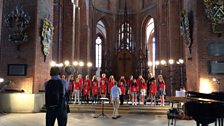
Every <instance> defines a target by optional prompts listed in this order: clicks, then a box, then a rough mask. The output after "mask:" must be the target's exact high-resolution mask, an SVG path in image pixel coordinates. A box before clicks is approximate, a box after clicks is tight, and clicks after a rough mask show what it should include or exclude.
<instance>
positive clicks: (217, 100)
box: [185, 92, 224, 126]
mask: <svg viewBox="0 0 224 126" xmlns="http://www.w3.org/2000/svg"><path fill="white" fill-rule="evenodd" d="M185 114H186V115H188V116H191V117H192V118H193V119H194V120H195V121H196V123H197V126H200V125H201V126H208V125H209V124H210V123H214V122H215V126H217V125H218V126H223V118H224V92H214V93H210V94H204V93H198V92H187V93H186V100H185Z"/></svg>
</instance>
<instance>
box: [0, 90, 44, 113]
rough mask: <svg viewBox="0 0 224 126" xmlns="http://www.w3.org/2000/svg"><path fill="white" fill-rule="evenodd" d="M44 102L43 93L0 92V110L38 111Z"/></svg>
mask: <svg viewBox="0 0 224 126" xmlns="http://www.w3.org/2000/svg"><path fill="white" fill-rule="evenodd" d="M44 104H45V95H44V93H40V94H25V93H0V112H7V113H8V112H40V109H41V108H42V107H43V105H44Z"/></svg>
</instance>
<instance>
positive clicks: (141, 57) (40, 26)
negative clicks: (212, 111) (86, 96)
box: [0, 0, 224, 99]
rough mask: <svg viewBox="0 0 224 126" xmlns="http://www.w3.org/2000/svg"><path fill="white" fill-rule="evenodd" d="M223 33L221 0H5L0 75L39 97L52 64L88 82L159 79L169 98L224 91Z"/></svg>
mask: <svg viewBox="0 0 224 126" xmlns="http://www.w3.org/2000/svg"><path fill="white" fill-rule="evenodd" d="M223 33H224V1H223V0H0V64H1V65H0V78H1V79H4V80H5V83H9V84H7V89H10V88H11V89H18V90H23V91H24V93H27V94H38V93H39V92H41V91H42V90H43V89H44V82H45V81H46V80H48V79H49V78H50V75H49V70H50V68H51V65H52V64H53V63H54V64H56V65H59V66H61V67H64V66H65V65H66V64H67V65H71V66H72V67H74V69H75V71H76V73H77V74H82V75H83V77H84V76H85V75H87V74H88V75H90V76H91V77H92V76H93V75H97V76H98V77H100V76H101V74H102V73H106V75H107V77H109V76H110V75H114V76H115V78H116V80H119V78H120V76H125V78H126V79H128V78H129V76H130V75H134V77H136V78H137V77H138V76H139V75H142V76H143V77H144V78H148V77H149V76H155V77H156V76H158V75H159V74H162V75H163V76H164V79H165V82H166V84H167V92H166V93H167V95H168V96H174V95H175V90H179V89H180V88H185V89H186V90H187V91H195V92H202V93H211V92H217V91H223V90H224V86H223V82H224V78H223V74H224V37H223ZM0 86H1V87H0V91H1V92H3V91H2V90H1V88H2V87H3V84H1V85H0ZM1 98H2V97H0V99H1Z"/></svg>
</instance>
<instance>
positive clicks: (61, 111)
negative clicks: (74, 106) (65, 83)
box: [46, 105, 68, 126]
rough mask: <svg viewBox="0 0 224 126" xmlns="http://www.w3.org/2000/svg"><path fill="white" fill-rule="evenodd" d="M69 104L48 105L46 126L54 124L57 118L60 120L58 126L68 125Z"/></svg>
mask: <svg viewBox="0 0 224 126" xmlns="http://www.w3.org/2000/svg"><path fill="white" fill-rule="evenodd" d="M67 118H68V116H67V105H63V106H60V107H55V108H50V107H47V112H46V126H54V123H55V120H56V119H57V120H58V126H66V125H67Z"/></svg>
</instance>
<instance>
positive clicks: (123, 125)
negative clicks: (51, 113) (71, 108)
mask: <svg viewBox="0 0 224 126" xmlns="http://www.w3.org/2000/svg"><path fill="white" fill-rule="evenodd" d="M94 116H95V115H94V114H92V113H69V115H68V123H67V126H167V125H168V121H167V117H166V115H150V114H125V115H122V117H121V118H119V119H116V120H114V119H112V118H111V115H107V116H108V118H103V117H99V118H93V117H94ZM0 126H45V113H28V114H19V113H17V114H15V113H10V114H0ZM55 126H57V125H56V124H55ZM176 126H195V122H194V121H193V120H177V125H176Z"/></svg>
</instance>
